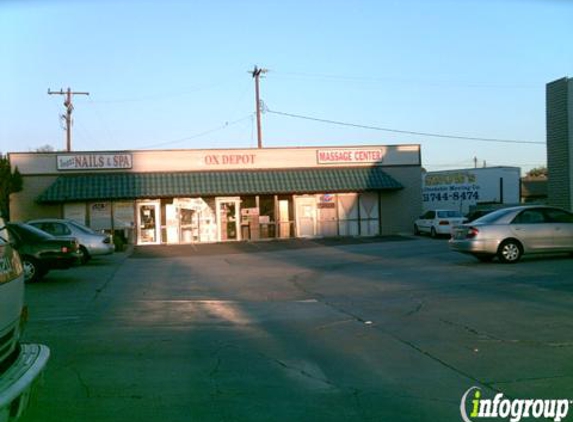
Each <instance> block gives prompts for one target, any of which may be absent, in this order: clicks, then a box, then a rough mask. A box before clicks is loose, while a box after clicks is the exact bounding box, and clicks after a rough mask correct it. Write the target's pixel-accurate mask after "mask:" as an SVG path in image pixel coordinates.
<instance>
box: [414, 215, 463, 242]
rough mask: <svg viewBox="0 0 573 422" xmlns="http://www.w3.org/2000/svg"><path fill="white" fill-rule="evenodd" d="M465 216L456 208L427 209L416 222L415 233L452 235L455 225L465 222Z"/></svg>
mask: <svg viewBox="0 0 573 422" xmlns="http://www.w3.org/2000/svg"><path fill="white" fill-rule="evenodd" d="M465 220H466V219H465V217H464V216H463V215H462V213H461V212H459V211H456V210H432V211H426V212H425V213H424V214H423V215H421V216H420V218H418V219H417V220H416V221H415V222H414V233H415V234H421V233H428V234H429V235H430V236H432V237H437V236H446V235H447V236H450V235H451V234H452V230H453V228H454V226H457V225H459V224H463V223H464V222H465Z"/></svg>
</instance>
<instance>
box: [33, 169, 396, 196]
mask: <svg viewBox="0 0 573 422" xmlns="http://www.w3.org/2000/svg"><path fill="white" fill-rule="evenodd" d="M402 188H403V186H402V185H401V184H400V183H398V182H397V181H396V180H395V179H393V178H392V177H391V176H389V175H388V174H387V173H385V172H384V171H383V170H382V169H381V168H380V167H347V168H327V169H320V168H318V169H293V170H260V171H218V172H214V171H204V172H185V173H183V172H181V173H100V174H93V173H92V174H81V175H78V174H76V175H63V176H60V177H58V179H56V181H55V182H54V183H53V184H52V185H51V186H50V187H49V188H48V189H46V191H45V192H44V193H43V194H42V195H40V196H39V197H38V202H41V203H58V202H71V201H90V200H118V199H138V198H141V199H143V198H184V197H197V196H231V195H256V194H258V195H263V194H302V193H336V192H363V191H374V190H396V189H402Z"/></svg>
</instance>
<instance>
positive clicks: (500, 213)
mask: <svg viewBox="0 0 573 422" xmlns="http://www.w3.org/2000/svg"><path fill="white" fill-rule="evenodd" d="M512 212H514V210H512V209H511V208H508V209H503V210H497V211H493V212H490V213H489V214H486V215H484V216H482V217H480V218H478V219H477V220H475V221H474V223H485V224H490V223H494V222H496V221H497V220H499V219H500V218H503V217H505V216H506V215H507V214H510V213H512Z"/></svg>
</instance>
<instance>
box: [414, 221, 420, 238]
mask: <svg viewBox="0 0 573 422" xmlns="http://www.w3.org/2000/svg"><path fill="white" fill-rule="evenodd" d="M414 234H415V235H416V236H419V235H420V229H419V228H418V225H417V224H414Z"/></svg>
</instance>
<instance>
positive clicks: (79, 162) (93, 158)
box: [57, 154, 133, 170]
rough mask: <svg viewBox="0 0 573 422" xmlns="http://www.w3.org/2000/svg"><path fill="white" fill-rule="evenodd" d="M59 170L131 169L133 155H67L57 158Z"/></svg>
mask: <svg viewBox="0 0 573 422" xmlns="http://www.w3.org/2000/svg"><path fill="white" fill-rule="evenodd" d="M57 166H58V170H98V169H102V170H104V169H130V168H131V167H132V166H133V160H132V157H131V154H67V155H58V156H57Z"/></svg>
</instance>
